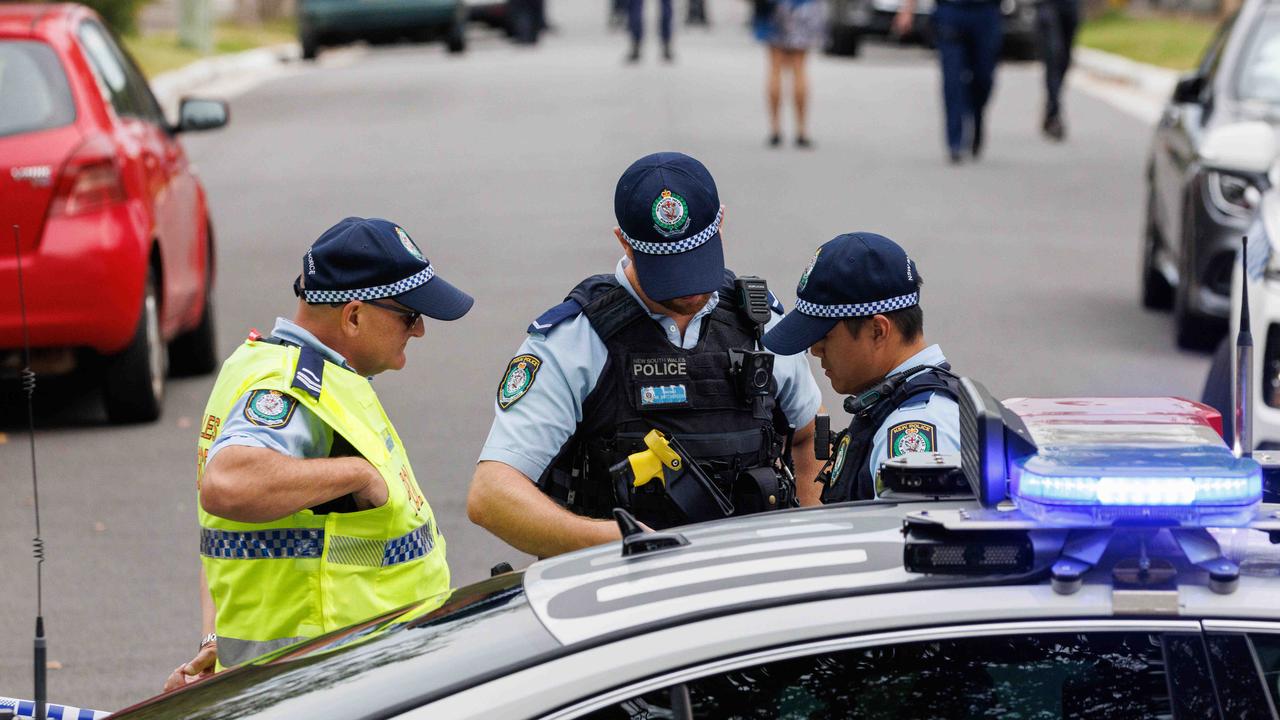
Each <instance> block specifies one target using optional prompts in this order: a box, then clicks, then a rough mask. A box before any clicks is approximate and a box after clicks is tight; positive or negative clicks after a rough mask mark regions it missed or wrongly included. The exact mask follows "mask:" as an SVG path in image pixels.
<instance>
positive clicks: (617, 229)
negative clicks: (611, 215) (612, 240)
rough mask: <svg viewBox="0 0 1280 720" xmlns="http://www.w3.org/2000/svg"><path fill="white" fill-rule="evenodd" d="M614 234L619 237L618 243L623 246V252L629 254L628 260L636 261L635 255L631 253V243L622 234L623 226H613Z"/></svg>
mask: <svg viewBox="0 0 1280 720" xmlns="http://www.w3.org/2000/svg"><path fill="white" fill-rule="evenodd" d="M613 236H614V237H616V238H618V244H619V245H621V246H622V252H624V253H626V254H627V262H629V263H630V262H635V260H636V259H635V256H634V255H632V254H631V252H632V251H631V244H630V243H628V242H627V239H626V238H625V237H623V235H622V228H620V227H618V226H617V225H614V226H613Z"/></svg>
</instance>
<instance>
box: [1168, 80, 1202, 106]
mask: <svg viewBox="0 0 1280 720" xmlns="http://www.w3.org/2000/svg"><path fill="white" fill-rule="evenodd" d="M1203 90H1204V76H1203V75H1187V76H1185V77H1181V78H1178V83H1177V84H1176V85H1174V86H1173V102H1174V104H1177V105H1185V104H1187V103H1197V102H1200V93H1201V91H1203Z"/></svg>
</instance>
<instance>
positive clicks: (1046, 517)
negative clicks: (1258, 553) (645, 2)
mask: <svg viewBox="0 0 1280 720" xmlns="http://www.w3.org/2000/svg"><path fill="white" fill-rule="evenodd" d="M1046 451H1047V452H1046ZM1013 475H1014V477H1013V478H1011V482H1012V484H1011V488H1010V489H1011V495H1012V496H1013V498H1014V502H1015V503H1016V504H1017V506H1018V508H1019V509H1020V510H1022V511H1023V512H1024V513H1026V514H1027V515H1030V516H1032V517H1034V518H1036V519H1038V520H1042V521H1046V522H1050V523H1053V524H1059V525H1068V526H1096V525H1099V524H1116V523H1121V524H1123V523H1127V522H1138V523H1146V522H1158V523H1167V524H1178V525H1182V526H1189V527H1210V526H1212V527H1234V526H1241V525H1246V524H1248V523H1249V522H1250V521H1251V520H1252V519H1253V517H1254V514H1255V513H1256V510H1257V507H1258V504H1259V503H1260V502H1261V501H1262V469H1261V467H1259V466H1258V464H1257V463H1256V462H1254V461H1253V460H1252V459H1249V458H1243V459H1240V458H1236V457H1235V456H1234V455H1232V454H1231V453H1230V451H1228V450H1227V449H1226V447H1225V446H1222V447H1211V446H1209V447H1204V446H1202V447H1198V448H1188V447H1177V448H1175V447H1164V448H1155V447H1151V448H1134V447H1124V446H1121V447H1111V448H1107V447H1097V446H1095V447H1090V448H1084V447H1079V448H1062V447H1058V448H1052V449H1049V448H1043V449H1042V450H1041V452H1040V453H1037V454H1036V455H1033V456H1031V457H1029V458H1027V459H1026V460H1024V461H1023V462H1022V463H1020V464H1019V465H1017V466H1015V468H1014V473H1013Z"/></svg>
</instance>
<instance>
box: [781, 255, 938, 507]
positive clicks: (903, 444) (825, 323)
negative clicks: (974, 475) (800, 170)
mask: <svg viewBox="0 0 1280 720" xmlns="http://www.w3.org/2000/svg"><path fill="white" fill-rule="evenodd" d="M920 284H921V278H920V273H919V271H918V270H917V269H916V265H915V262H914V261H912V260H911V258H909V257H908V256H907V253H906V251H905V250H903V249H902V248H901V247H899V246H898V244H897V243H895V242H893V241H892V240H890V239H889V238H886V237H884V236H882V235H876V234H874V233H866V232H860V233H849V234H846V235H840V236H839V237H836V238H835V239H833V240H831V241H829V242H827V243H826V244H824V245H823V246H822V247H820V248H818V251H817V252H816V253H814V255H813V259H812V260H810V261H809V266H808V268H806V269H805V271H804V274H803V275H801V276H800V285H799V287H798V288H797V289H796V296H797V299H796V307H795V309H794V310H792V311H791V312H790V313H788V314H787V316H786V317H785V318H783V320H782V322H780V323H778V324H777V325H776V326H774V327H773V328H772V329H770V330H769V332H768V333H767V334H766V335H765V337H764V343H765V346H766V347H768V348H769V349H770V350H772V351H773V352H775V353H778V354H779V355H792V354H795V353H801V352H803V351H804V350H805V348H808V349H809V352H810V353H812V354H813V355H814V356H815V357H817V358H818V359H819V360H821V362H822V367H823V369H824V370H826V374H827V377H829V378H831V387H832V388H833V389H834V390H835V391H836V392H838V393H841V394H846V395H850V396H852V397H850V398H849V399H848V400H846V401H845V409H846V410H848V411H849V412H850V413H851V414H852V415H853V421H852V423H851V424H850V425H849V428H848V430H846V431H844V432H843V433H841V434H840V435H839V436H838V438H837V439H836V442H835V452H834V454H833V455H832V458H831V460H830V462H829V463H828V466H827V467H824V468H823V470H822V473H820V474H819V480H820V481H821V482H822V483H823V488H822V501H823V502H824V503H829V502H843V501H846V500H862V499H869V498H874V497H875V496H876V485H875V480H876V472H877V470H878V468H879V467H880V465H881V464H882V463H883V462H884V461H885V460H887V459H889V458H891V457H897V456H899V455H903V454H906V453H908V452H943V453H954V452H959V451H960V427H959V425H960V408H959V406H958V405H957V404H956V399H957V398H958V396H959V395H958V387H959V385H958V381H957V378H956V376H954V375H952V374H951V372H950V369H951V366H950V365H949V364H948V363H947V359H946V357H945V356H944V355H943V354H942V349H941V348H939V347H938V346H937V345H927V344H926V343H925V339H924V313H923V312H922V311H921V309H920Z"/></svg>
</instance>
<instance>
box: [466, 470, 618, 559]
mask: <svg viewBox="0 0 1280 720" xmlns="http://www.w3.org/2000/svg"><path fill="white" fill-rule="evenodd" d="M467 517H469V518H471V522H473V523H475V524H477V525H479V526H481V527H483V528H484V529H486V530H488V531H489V532H491V533H493V534H494V535H497V536H498V537H499V538H502V540H503V541H505V542H506V543H507V544H508V545H511V546H512V547H514V548H516V549H517V550H520V551H521V552H526V553H529V554H530V555H536V556H538V557H551V556H552V555H559V554H560V553H566V552H569V551H571V550H580V549H582V548H585V547H592V546H594V545H600V544H603V543H607V542H612V541H614V540H619V539H621V538H622V535H621V534H620V533H619V532H618V526H617V525H615V524H614V523H613V522H612V521H610V520H593V519H591V518H584V517H582V516H580V515H574V514H573V513H571V512H569V511H568V510H565V509H564V508H562V507H560V506H559V505H557V504H556V502H555V501H554V500H552V499H551V498H549V497H547V496H546V495H544V494H542V491H541V490H539V489H538V486H537V485H535V484H534V483H533V482H532V481H531V480H530V479H529V478H527V477H525V476H524V474H523V473H521V472H520V471H519V470H516V469H515V468H513V467H511V466H510V465H507V464H505V463H500V462H496V461H492V460H486V461H482V462H480V463H479V464H478V465H476V473H475V476H474V477H473V478H472V480H471V491H470V492H469V493H468V494H467Z"/></svg>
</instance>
